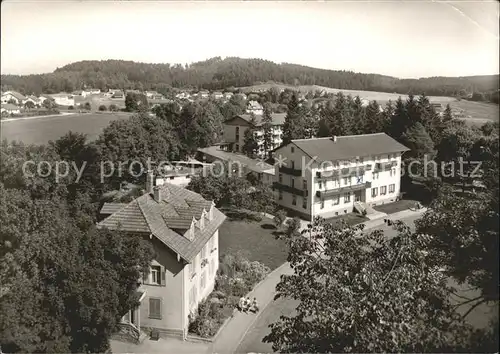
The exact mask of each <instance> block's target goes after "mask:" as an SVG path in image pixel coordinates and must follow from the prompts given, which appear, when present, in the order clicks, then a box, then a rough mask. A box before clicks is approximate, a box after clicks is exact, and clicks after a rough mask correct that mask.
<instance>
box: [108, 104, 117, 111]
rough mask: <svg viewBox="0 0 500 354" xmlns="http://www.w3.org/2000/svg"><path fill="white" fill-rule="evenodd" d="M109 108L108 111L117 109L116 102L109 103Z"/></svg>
mask: <svg viewBox="0 0 500 354" xmlns="http://www.w3.org/2000/svg"><path fill="white" fill-rule="evenodd" d="M109 110H110V112H117V111H118V107H117V106H116V104H110V105H109Z"/></svg>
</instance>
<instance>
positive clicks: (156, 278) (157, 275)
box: [151, 266, 161, 285]
mask: <svg viewBox="0 0 500 354" xmlns="http://www.w3.org/2000/svg"><path fill="white" fill-rule="evenodd" d="M151 283H152V284H156V285H161V267H160V266H151Z"/></svg>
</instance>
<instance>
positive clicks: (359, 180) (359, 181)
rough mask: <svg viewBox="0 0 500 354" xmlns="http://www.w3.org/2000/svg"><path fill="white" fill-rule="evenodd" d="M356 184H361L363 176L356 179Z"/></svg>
mask: <svg viewBox="0 0 500 354" xmlns="http://www.w3.org/2000/svg"><path fill="white" fill-rule="evenodd" d="M356 183H357V184H360V183H363V175H361V176H357V177H356Z"/></svg>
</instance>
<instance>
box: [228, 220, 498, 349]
mask: <svg viewBox="0 0 500 354" xmlns="http://www.w3.org/2000/svg"><path fill="white" fill-rule="evenodd" d="M419 217H420V216H419V215H416V216H411V217H408V218H405V219H402V220H403V221H404V222H405V223H406V224H407V225H409V226H410V227H411V228H412V229H414V227H415V224H414V222H415V220H416V219H418V218H419ZM375 229H379V230H384V233H385V234H386V235H387V236H388V237H391V236H395V235H396V231H394V230H393V229H392V228H391V227H389V226H387V225H383V226H380V227H376V228H375ZM465 293H466V294H467V296H472V295H473V294H471V293H470V292H469V291H467V290H465V289H464V292H461V294H462V295H464V294H465ZM297 304H298V302H297V301H293V300H288V299H286V300H283V299H279V300H277V301H275V302H273V303H271V304H269V305H268V307H267V308H266V309H265V311H263V312H262V313H261V314H260V315H259V317H258V319H257V320H256V321H255V323H254V324H253V326H252V327H251V328H250V329H249V330H248V332H247V333H246V335H245V336H244V338H243V339H242V341H241V342H240V344H239V346H238V349H237V351H236V352H237V353H271V352H273V349H272V345H271V344H268V343H263V342H262V339H263V338H264V337H265V336H266V335H267V334H269V333H270V330H269V325H270V324H271V323H273V322H276V321H278V320H279V317H280V316H282V315H285V316H290V315H292V314H293V312H294V309H295V307H296V306H297ZM466 310H467V307H466V306H464V308H463V309H461V311H460V312H465V311H466ZM492 313H496V314H498V308H497V307H487V306H486V305H485V306H482V307H481V306H480V307H479V308H477V309H476V310H475V311H473V312H472V313H471V315H469V317H468V320H469V321H470V322H471V323H472V324H474V325H475V326H477V327H483V326H486V325H487V323H488V318H490V317H491V314H492Z"/></svg>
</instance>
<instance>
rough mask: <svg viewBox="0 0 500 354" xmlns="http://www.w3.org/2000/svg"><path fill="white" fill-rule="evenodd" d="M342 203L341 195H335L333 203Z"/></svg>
mask: <svg viewBox="0 0 500 354" xmlns="http://www.w3.org/2000/svg"><path fill="white" fill-rule="evenodd" d="M339 204H340V195H337V196H335V197H333V205H339Z"/></svg>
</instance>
